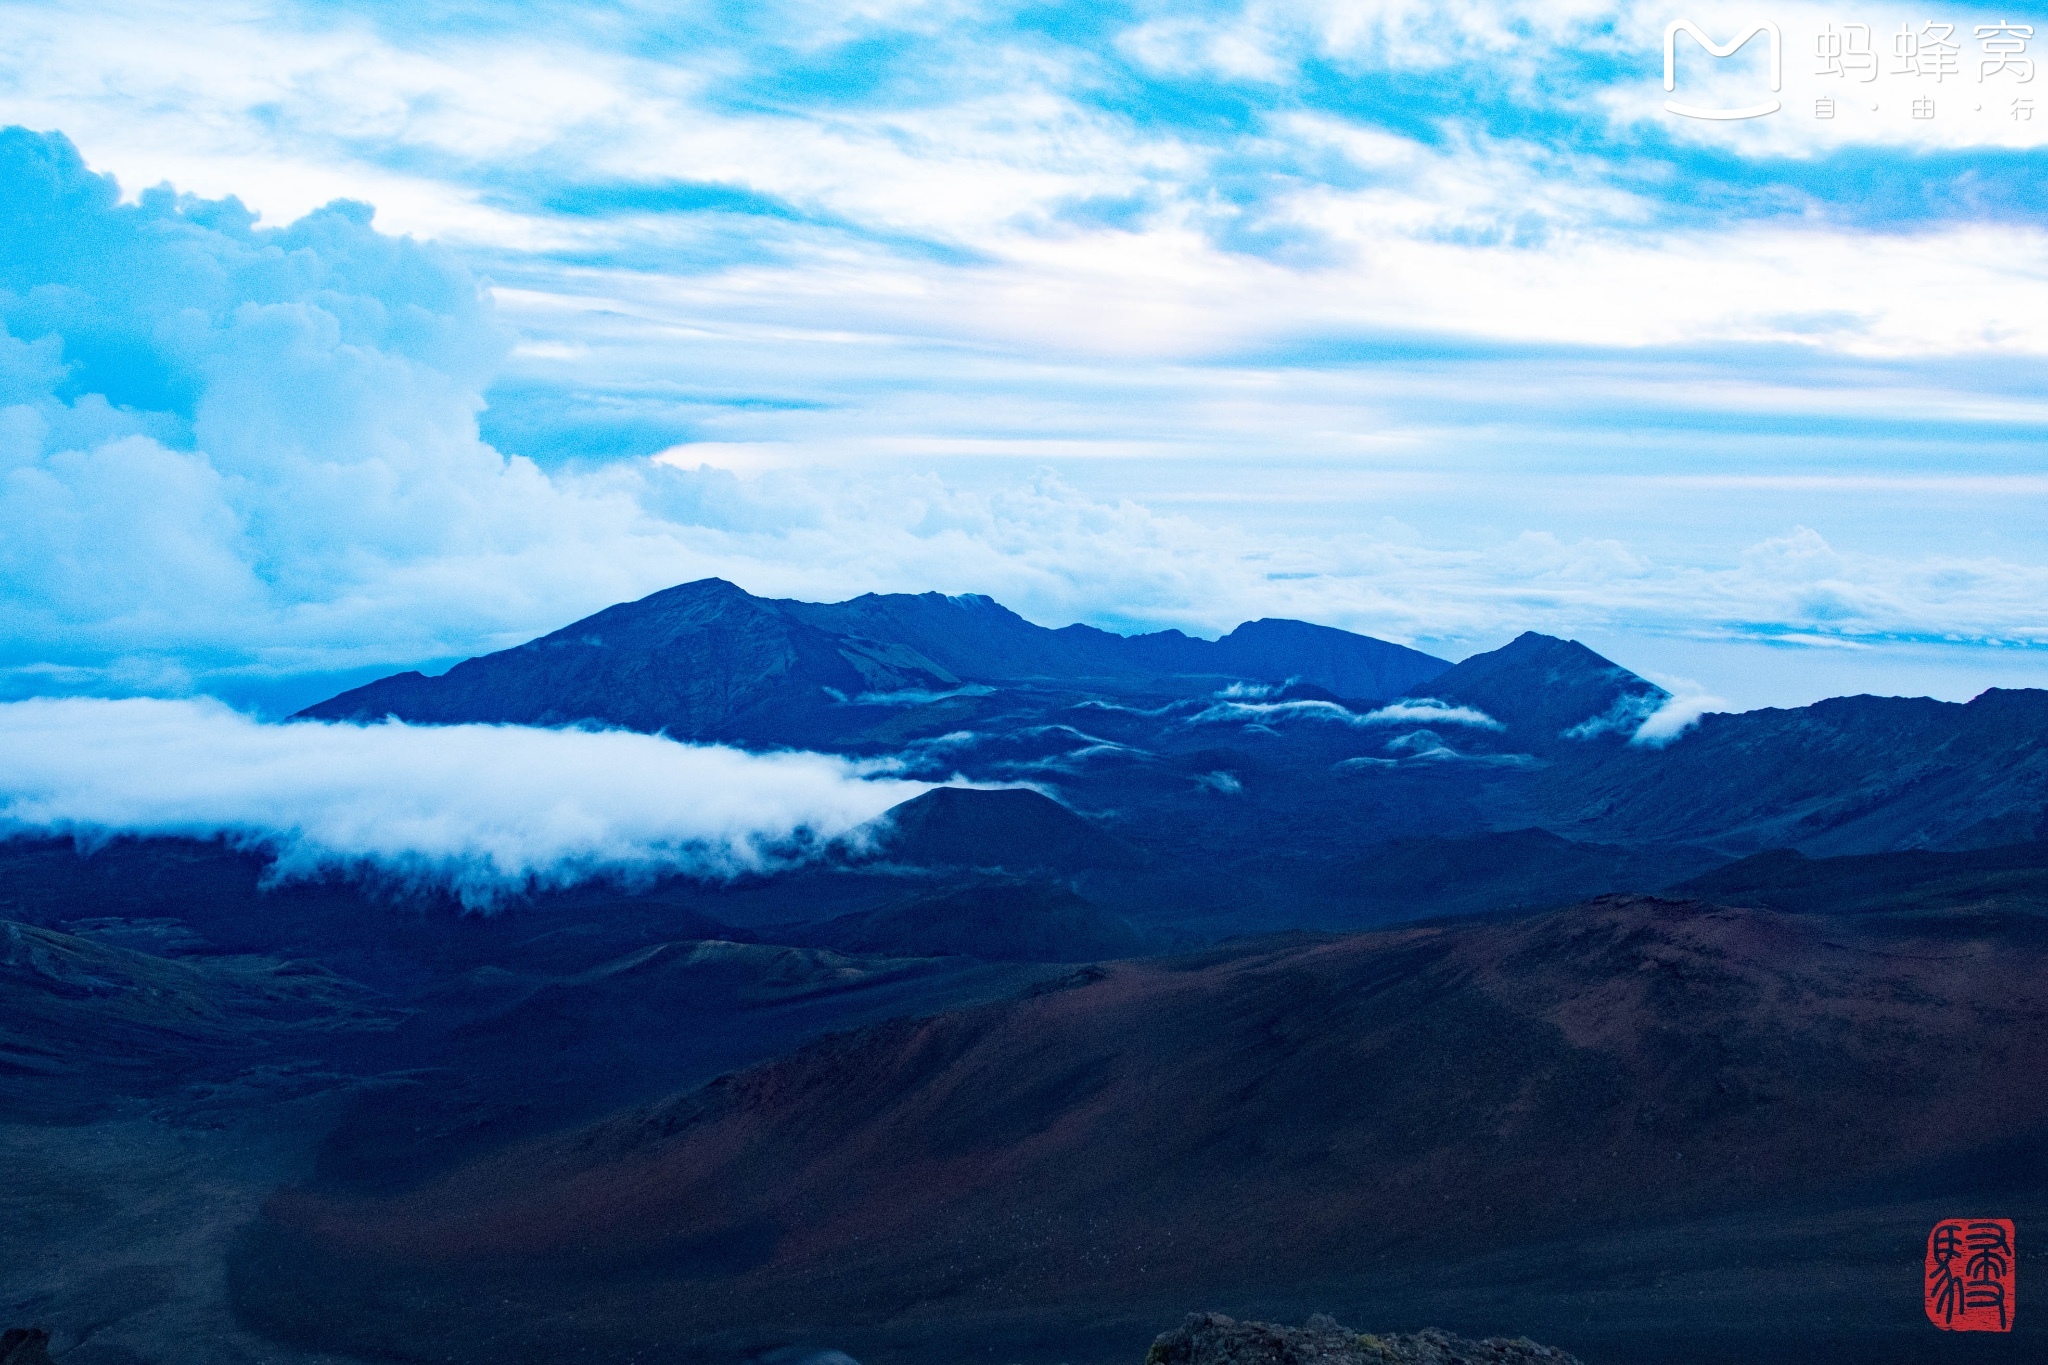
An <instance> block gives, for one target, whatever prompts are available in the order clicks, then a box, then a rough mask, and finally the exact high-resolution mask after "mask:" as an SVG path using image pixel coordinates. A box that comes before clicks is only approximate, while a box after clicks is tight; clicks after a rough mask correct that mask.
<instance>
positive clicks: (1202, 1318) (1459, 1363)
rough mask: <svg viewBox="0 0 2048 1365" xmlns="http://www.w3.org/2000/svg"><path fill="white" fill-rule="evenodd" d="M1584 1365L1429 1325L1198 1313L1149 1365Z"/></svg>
mask: <svg viewBox="0 0 2048 1365" xmlns="http://www.w3.org/2000/svg"><path fill="white" fill-rule="evenodd" d="M1539 1362H1541V1365H1579V1359H1578V1357H1577V1356H1574V1355H1570V1354H1567V1353H1566V1352H1564V1351H1560V1350H1558V1349H1557V1348H1556V1347H1554V1346H1538V1345H1537V1344H1536V1343H1535V1342H1533V1341H1530V1340H1529V1339H1528V1338H1526V1337H1514V1338H1508V1337H1488V1338H1487V1339H1486V1340H1484V1341H1468V1340H1466V1339H1465V1338H1464V1337H1454V1336H1452V1335H1450V1334H1449V1333H1448V1332H1439V1331H1437V1330H1436V1329H1435V1328H1433V1327H1432V1328H1425V1329H1424V1330H1422V1331H1420V1332H1416V1333H1414V1334H1413V1335H1410V1336H1386V1337H1381V1336H1374V1335H1372V1334H1371V1333H1368V1332H1354V1331H1352V1330H1351V1329H1350V1328H1349V1327H1343V1326H1340V1325H1339V1324H1338V1322H1337V1320H1336V1319H1335V1318H1332V1317H1328V1316H1326V1315H1325V1314H1322V1313H1318V1314H1316V1315H1315V1316H1314V1317H1312V1318H1310V1319H1309V1320H1308V1323H1307V1325H1306V1326H1302V1327H1282V1326H1281V1325H1280V1324H1278V1323H1274V1322H1237V1321H1235V1320H1233V1319H1231V1318H1226V1317H1224V1316H1223V1315H1222V1314H1221V1313H1190V1314H1188V1320H1187V1321H1186V1322H1183V1323H1182V1324H1181V1325H1180V1326H1178V1327H1176V1328H1174V1329H1173V1330H1172V1331H1171V1332H1162V1333H1160V1334H1159V1339H1158V1340H1157V1341H1154V1342H1153V1343H1152V1350H1151V1352H1150V1353H1149V1354H1148V1355H1146V1357H1145V1365H1538V1363H1539Z"/></svg>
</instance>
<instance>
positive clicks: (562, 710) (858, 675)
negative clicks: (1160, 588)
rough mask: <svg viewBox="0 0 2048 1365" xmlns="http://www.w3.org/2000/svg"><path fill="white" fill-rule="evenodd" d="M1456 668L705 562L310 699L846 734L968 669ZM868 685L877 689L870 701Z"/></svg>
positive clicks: (365, 715)
mask: <svg viewBox="0 0 2048 1365" xmlns="http://www.w3.org/2000/svg"><path fill="white" fill-rule="evenodd" d="M1448 667H1450V665H1449V664H1447V663H1445V662H1444V661H1443V660H1442V659H1437V658H1434V657H1432V656H1430V655H1427V654H1423V653H1420V652H1418V651H1416V650H1412V649H1407V648H1405V647H1403V646H1401V645H1395V644H1389V643H1387V642H1386V641H1384V640H1375V639H1372V638H1371V637H1369V636H1364V635H1354V634H1352V633H1351V632H1349V631H1343V630H1337V629H1335V628H1333V627H1329V626H1315V625H1310V624H1308V623H1307V622H1303V621H1276V620H1262V621H1254V622H1250V623H1248V624H1246V625H1244V626H1240V627H1239V628H1238V629H1237V630H1235V631H1233V632H1231V634H1230V635H1229V636H1226V637H1225V638H1224V639H1222V640H1216V641H1211V640H1201V639H1195V638H1192V637H1190V636H1187V635H1184V634H1182V633H1181V632H1180V631H1177V630H1165V631H1158V632H1155V633H1153V634H1149V635H1136V636H1124V635H1118V634H1115V633H1113V632H1111V631H1106V630H1100V629H1097V628H1096V627H1093V626H1085V625H1074V626H1067V627H1065V628H1063V629H1059V630H1053V629H1049V628H1047V627H1045V626H1041V625H1037V624H1035V623H1033V622H1031V621H1027V620H1026V619H1024V618H1023V617H1022V616H1019V615H1018V614H1017V613H1016V612H1014V611H1011V610H1010V609H1009V608H1008V607H1005V606H1003V605H1002V604H1001V603H999V602H997V601H996V600H995V599H993V598H991V597H988V596H986V595H984V594H981V593H961V594H956V595H953V596H948V595H946V594H944V593H938V592H927V593H916V594H911V593H866V594H863V595H862V596H859V597H855V598H850V599H848V600H847V601H844V602H797V601H792V600H788V599H770V598H763V597H755V596H754V595H752V594H751V593H749V592H747V591H746V590H745V589H743V588H741V587H739V586H738V585H737V584H734V583H730V582H728V581H726V580H725V579H722V578H700V579H697V580H695V581H694V582H690V583H682V584H678V585H677V586H675V587H672V588H664V589H662V590H661V591H660V592H655V593H649V594H648V595H647V596H645V597H642V598H640V599H638V600H636V601H632V602H622V603H619V604H618V605H616V606H612V607H607V608H605V609H604V610H603V611H600V612H597V613H595V614H593V615H591V616H586V617H584V618H583V619H581V620H579V621H575V622H572V623H571V624H569V625H567V626H564V627H562V628H561V629H560V630H557V631H553V632H551V633H549V634H547V635H543V636H541V637H540V638H538V639H535V640H530V641H528V642H527V643H525V644H523V645H519V646H516V647H515V648H512V649H507V650H501V651H499V652H498V653H496V654H487V655H482V656H480V657H478V658H474V659H467V660H464V661H463V662H462V663H459V664H457V665H456V666H455V667H454V668H452V669H450V670H449V671H448V672H447V673H445V674H443V675H442V676H440V677H438V678H429V677H424V676H422V675H420V674H418V673H401V674H397V675H395V676H393V677H389V678H384V679H381V680H379V681H377V682H373V683H370V684H368V685H367V686H364V687H359V688H356V689H354V690H352V691H349V692H344V693H342V694H341V695H340V696H337V697H333V698H330V699H329V700H327V701H324V702H321V703H319V704H318V705H316V706H311V707H308V708H307V709H306V710H304V711H302V712H300V715H301V716H303V717H306V718H311V719H321V720H381V719H383V718H384V717H385V716H390V715H395V716H398V717H399V718H401V719H404V720H411V721H423V722H428V723H437V724H450V723H458V722H463V721H479V722H494V723H506V722H509V723H513V724H524V725H563V724H573V723H577V722H584V721H597V722H601V723H605V724H610V725H620V726H625V727H627V728H629V729H634V730H650V731H652V730H665V731H667V732H668V733H670V734H672V735H675V736H677V737H678V738H687V739H718V740H739V741H742V742H750V743H752V742H758V743H770V744H796V745H804V746H813V747H815V746H825V747H834V746H836V745H838V744H840V743H842V742H846V743H858V742H859V737H860V736H862V735H864V734H866V733H867V731H866V729H865V728H864V727H867V726H871V725H884V728H887V724H885V721H886V722H887V723H893V721H894V718H893V717H887V718H885V720H884V721H877V720H876V719H875V716H876V712H875V710H874V708H875V707H878V706H879V707H884V708H887V707H891V706H895V705H900V704H903V703H904V699H906V698H908V699H910V700H911V701H912V702H914V701H915V699H916V698H917V697H918V696H919V695H920V694H924V693H939V692H949V691H953V690H957V689H958V688H959V686H960V684H961V683H963V682H967V683H975V684H991V685H998V686H1020V685H1021V686H1027V687H1042V686H1047V685H1050V686H1052V687H1055V688H1065V689H1079V690H1088V691H1098V690H1099V691H1108V692H1122V693H1126V694H1131V693H1135V694H1140V695H1145V694H1154V695H1156V694H1161V693H1164V694H1166V695H1182V696H1185V695H1201V694H1202V693H1205V692H1207V691H1210V690H1213V689H1214V688H1215V687H1217V686H1219V685H1221V684H1224V683H1228V682H1233V681H1243V682H1260V683H1270V682H1282V681H1286V680H1288V679H1299V680H1301V681H1303V682H1306V683H1311V684H1314V685H1316V686H1319V687H1324V688H1327V689H1329V690H1330V691H1331V692H1332V693H1333V694H1336V695H1340V696H1346V697H1358V698H1381V697H1392V696H1398V695H1399V694H1400V693H1401V692H1402V691H1404V690H1405V689H1407V688H1409V687H1410V686H1412V685H1414V684H1415V683H1417V682H1419V681H1421V680H1423V679H1425V678H1430V677H1434V676H1435V675H1437V674H1438V673H1441V672H1443V671H1444V670H1445V669H1446V668H1448ZM864 699H867V700H865V701H864Z"/></svg>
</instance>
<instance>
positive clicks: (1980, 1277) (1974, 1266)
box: [1926, 1218, 2017, 1332]
mask: <svg viewBox="0 0 2048 1365" xmlns="http://www.w3.org/2000/svg"><path fill="white" fill-rule="evenodd" d="M2016 1259H2017V1258H2016V1257H2015V1256H2014V1255H2013V1234H2012V1220H2011V1219H2010V1218H1944V1219H1942V1220H1941V1221H1940V1222H1939V1223H1936V1224H1935V1225H1934V1231H1932V1232H1930V1233H1928V1234H1927V1286H1926V1290H1927V1318H1928V1321H1930V1322H1932V1323H1933V1324H1934V1325H1935V1326H1936V1327H1939V1328H1940V1329H1941V1330H1942V1331H1944V1332H2010V1331H2011V1330H2012V1315H2013V1272H2014V1268H2015V1264H2014V1263H2015V1261H2016Z"/></svg>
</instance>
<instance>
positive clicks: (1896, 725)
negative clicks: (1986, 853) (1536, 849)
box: [1539, 688, 2048, 856]
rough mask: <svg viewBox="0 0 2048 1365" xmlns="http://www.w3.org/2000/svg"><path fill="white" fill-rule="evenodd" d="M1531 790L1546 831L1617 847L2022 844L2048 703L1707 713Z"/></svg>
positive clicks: (1828, 849)
mask: <svg viewBox="0 0 2048 1365" xmlns="http://www.w3.org/2000/svg"><path fill="white" fill-rule="evenodd" d="M1539 785H1542V786H1545V787H1546V788H1547V791H1546V794H1545V796H1544V798H1543V799H1544V802H1545V806H1546V808H1547V812H1548V814H1547V818H1546V819H1545V820H1544V822H1543V823H1544V824H1545V825H1546V827H1548V828H1550V829H1552V830H1555V831H1558V832H1560V833H1564V834H1567V835H1569V836H1572V837H1598V838H1600V839H1604V840H1611V841H1614V842H1618V843H1655V842H1665V841H1689V842H1702V843H1710V844H1712V845H1713V846H1715V847H1717V848H1721V849H1725V850H1727V851H1730V852H1742V853H1747V852H1751V851H1761V850H1764V849H1769V848H1787V847H1790V848H1798V849H1799V850H1801V851H1802V852H1805V853H1807V854H1810V855H1817V856H1820V855H1842V854H1852V853H1876V852H1881V851H1885V850H1889V849H1911V848H1934V849H1967V848H1989V847H1995V846H1998V845H2005V844H2017V843H2022V842H2026V841H2029V840H2035V839H2040V838H2043V837H2048V692H2041V691H2034V690H2024V691H2019V690H2006V689H2001V688H1993V689H1991V690H1990V691H1987V692H1984V693H1983V694H1981V695H1979V696H1978V697H1977V698H1975V699H1974V700H1972V701H1970V702H1967V703H1956V702H1943V701H1934V700H1932V699H1930V698H1927V697H1835V698H1831V699H1830V700H1827V701H1820V702H1815V703H1814V704H1813V705H1811V706H1804V707H1800V708H1798V709H1796V710H1783V709H1777V708H1772V709H1766V710H1761V711H1744V712H1739V713H1736V714H1730V715H1708V716H1705V717H1702V718H1701V720H1700V722H1699V725H1698V727H1697V728H1696V729H1694V730H1693V731H1692V732H1690V733H1688V734H1687V735H1685V736H1684V738H1683V739H1681V740H1680V741H1679V742H1677V743H1675V744H1672V745H1671V746H1670V747H1668V748H1665V749H1661V750H1658V749H1652V750H1643V749H1635V750H1621V751H1618V752H1614V753H1611V754H1606V755H1601V756H1599V757H1598V758H1597V760H1596V762H1595V763H1594V764H1593V765H1592V766H1590V767H1589V768H1587V769H1585V770H1583V771H1574V772H1569V773H1558V774H1551V775H1547V776H1546V777H1545V779H1544V781H1543V782H1542V783H1540V784H1539ZM1581 831H1584V833H1581ZM1594 831H1597V835H1594V834H1593V832H1594Z"/></svg>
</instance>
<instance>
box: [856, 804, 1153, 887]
mask: <svg viewBox="0 0 2048 1365" xmlns="http://www.w3.org/2000/svg"><path fill="white" fill-rule="evenodd" d="M877 824H878V826H880V828H879V829H878V830H877V832H876V844H877V845H878V846H879V847H880V848H881V849H882V851H883V853H884V855H885V856H887V857H888V858H890V859H892V860H894V861H897V862H904V863H912V864H915V865H917V866H919V867H1003V868H1011V869H1024V868H1049V869H1057V870H1060V871H1081V870H1084V869H1087V868H1097V867H1129V866H1131V865H1133V864H1135V863H1136V862H1137V861H1138V857H1137V855H1136V854H1135V853H1134V852H1133V851H1132V850H1131V849H1130V848H1129V847H1128V846H1126V845H1125V844H1124V843H1123V842H1122V841H1121V840H1119V839H1116V838H1114V837H1113V836H1111V835H1108V834H1105V833H1104V832H1103V831H1102V830H1100V829H1098V828H1096V827H1095V825H1093V824H1092V823H1090V822H1089V821H1088V820H1086V819H1084V818H1083V817H1081V816H1079V815H1076V814H1075V813H1074V812H1073V811H1070V810H1068V809H1067V808H1066V807H1065V806H1063V805H1061V804H1060V803H1059V802H1057V801H1055V800H1053V799H1052V798H1051V797H1049V796H1045V795H1043V794H1041V793H1039V792H1035V791H1033V790H1031V789H1030V788H1029V787H998V788H995V789H992V790H990V789H982V788H975V787H934V788H933V789H932V790H930V791H928V792H926V793H925V794H924V795H922V796H917V797H912V798H911V799H910V800H908V801H905V802H904V803H903V804H901V805H899V806H896V807H894V808H892V809H891V810H890V811H889V812H888V813H887V814H885V815H884V816H883V817H882V819H881V820H880V821H878V822H877Z"/></svg>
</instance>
